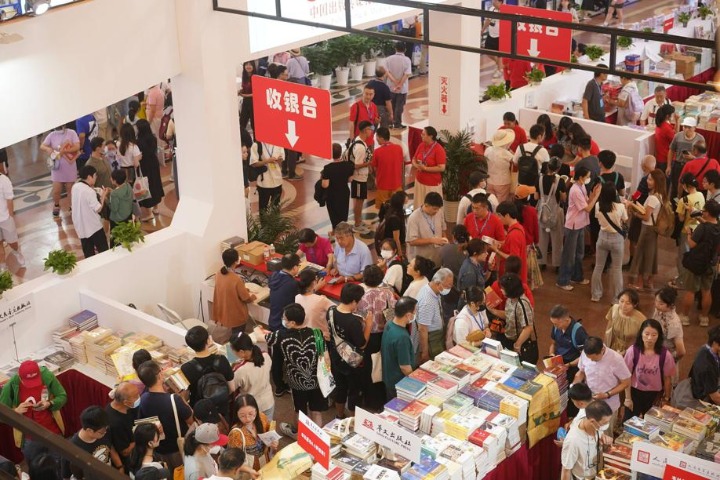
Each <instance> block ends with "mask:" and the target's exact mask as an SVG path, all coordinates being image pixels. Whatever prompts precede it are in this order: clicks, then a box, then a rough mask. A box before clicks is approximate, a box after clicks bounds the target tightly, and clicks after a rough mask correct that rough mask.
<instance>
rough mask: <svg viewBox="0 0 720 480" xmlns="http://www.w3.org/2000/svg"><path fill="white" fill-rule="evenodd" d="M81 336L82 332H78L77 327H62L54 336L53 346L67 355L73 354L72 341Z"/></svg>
mask: <svg viewBox="0 0 720 480" xmlns="http://www.w3.org/2000/svg"><path fill="white" fill-rule="evenodd" d="M79 334H80V332H78V329H77V327H71V326H69V325H68V326H65V327H60V328H58V329H57V330H55V331H54V332H53V334H52V338H53V345H55V346H56V347H57V348H59V349H60V350H63V351H65V352H67V353H72V347H71V346H70V339H71V338H72V337H74V336H77V335H79Z"/></svg>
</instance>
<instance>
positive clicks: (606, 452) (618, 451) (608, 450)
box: [603, 443, 632, 464]
mask: <svg viewBox="0 0 720 480" xmlns="http://www.w3.org/2000/svg"><path fill="white" fill-rule="evenodd" d="M603 456H604V457H605V458H612V459H615V460H618V461H620V462H623V463H627V464H630V459H631V458H632V448H630V447H628V446H627V445H620V444H617V443H614V444H612V445H605V446H604V447H603Z"/></svg>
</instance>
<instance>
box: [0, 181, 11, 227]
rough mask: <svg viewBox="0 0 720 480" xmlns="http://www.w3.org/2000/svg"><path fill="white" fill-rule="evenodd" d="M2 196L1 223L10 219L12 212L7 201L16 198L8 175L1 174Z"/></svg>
mask: <svg viewBox="0 0 720 480" xmlns="http://www.w3.org/2000/svg"><path fill="white" fill-rule="evenodd" d="M0 194H2V200H5V201H2V200H0V222H4V221H5V220H7V219H8V218H10V211H9V210H8V207H7V200H12V199H13V198H14V193H13V186H12V182H11V181H10V179H9V178H8V177H7V175H3V174H1V173H0Z"/></svg>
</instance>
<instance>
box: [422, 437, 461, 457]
mask: <svg viewBox="0 0 720 480" xmlns="http://www.w3.org/2000/svg"><path fill="white" fill-rule="evenodd" d="M453 440H455V439H454V438H451V437H448V436H447V435H445V434H444V433H439V434H436V435H435V436H434V437H431V436H430V435H423V436H422V437H421V438H420V455H421V456H423V457H430V458H437V457H439V456H440V453H441V452H442V451H443V450H444V449H445V448H446V447H447V446H448V445H450V442H452V441H453Z"/></svg>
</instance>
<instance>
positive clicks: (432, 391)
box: [427, 377, 459, 399]
mask: <svg viewBox="0 0 720 480" xmlns="http://www.w3.org/2000/svg"><path fill="white" fill-rule="evenodd" d="M458 388H459V387H458V383H457V382H456V381H455V380H450V379H447V378H443V377H438V378H436V379H435V380H432V381H430V382H428V384H427V392H428V394H429V395H434V396H436V397H440V398H442V399H447V398H450V397H452V396H453V395H455V394H456V393H457V392H458Z"/></svg>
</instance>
